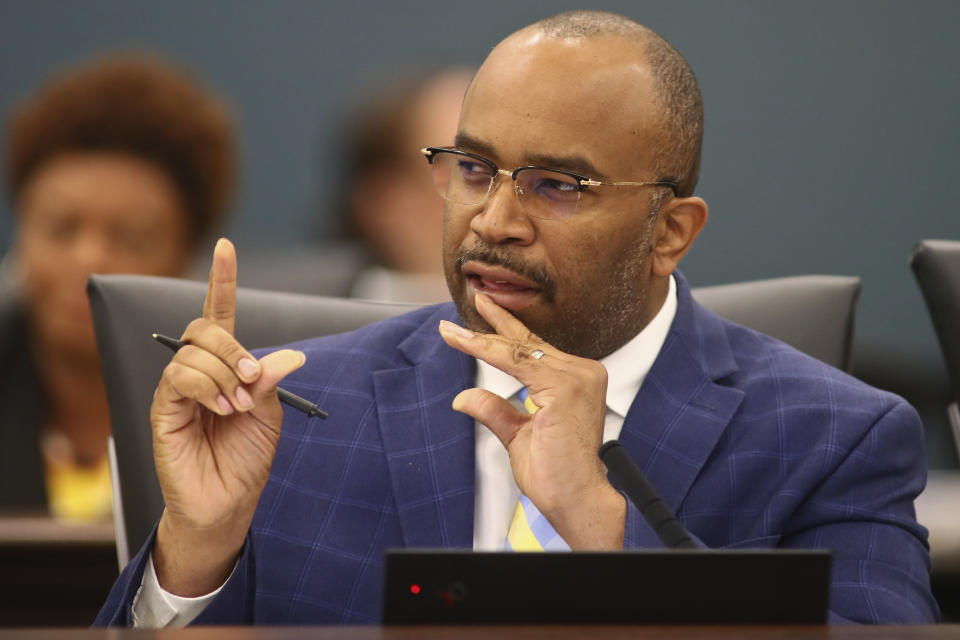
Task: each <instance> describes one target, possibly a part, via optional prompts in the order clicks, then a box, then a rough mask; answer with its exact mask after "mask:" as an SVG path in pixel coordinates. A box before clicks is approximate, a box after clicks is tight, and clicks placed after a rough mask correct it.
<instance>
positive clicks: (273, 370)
mask: <svg viewBox="0 0 960 640" xmlns="http://www.w3.org/2000/svg"><path fill="white" fill-rule="evenodd" d="M306 361H307V356H306V355H304V353H303V352H302V351H294V350H293V349H281V350H280V351H274V352H273V353H268V354H267V355H265V356H263V357H262V358H260V377H259V378H257V381H256V382H255V383H254V384H252V385H251V386H250V394H251V395H252V396H253V401H254V403H255V404H260V401H261V400H264V399H266V398H268V397H270V396H273V395H274V394H275V393H276V391H277V385H278V384H280V381H281V380H283V379H284V378H286V377H287V376H288V375H290V374H291V373H293V372H294V371H296V370H297V369H299V368H300V367H302V366H303V364H304V363H305V362H306Z"/></svg>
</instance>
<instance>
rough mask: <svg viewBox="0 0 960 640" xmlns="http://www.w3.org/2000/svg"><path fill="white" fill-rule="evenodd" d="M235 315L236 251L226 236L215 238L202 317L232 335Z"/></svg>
mask: <svg viewBox="0 0 960 640" xmlns="http://www.w3.org/2000/svg"><path fill="white" fill-rule="evenodd" d="M236 316H237V251H236V249H234V247H233V243H232V242H230V241H229V240H227V239H226V238H220V239H219V240H217V246H216V247H214V249H213V264H212V265H210V279H209V281H208V282H207V298H206V300H204V302H203V317H204V318H206V319H207V320H210V321H211V322H213V323H215V324H216V325H218V326H220V327H222V328H223V329H225V330H226V331H228V332H229V333H230V335H233V326H234V323H235V321H236Z"/></svg>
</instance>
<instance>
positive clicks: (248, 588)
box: [93, 528, 256, 627]
mask: <svg viewBox="0 0 960 640" xmlns="http://www.w3.org/2000/svg"><path fill="white" fill-rule="evenodd" d="M156 535H157V532H156V528H154V530H153V532H152V533H151V534H150V537H149V538H147V542H146V543H145V544H144V545H143V548H141V549H140V551H139V553H137V555H136V556H135V557H134V558H133V559H132V560H131V561H130V563H129V564H128V565H127V566H126V568H125V569H124V570H123V572H122V573H121V574H120V577H119V578H117V581H116V582H115V583H114V585H113V588H112V589H111V590H110V594H109V595H108V596H107V601H106V603H104V605H103V607H102V608H101V609H100V613H98V614H97V618H96V620H95V621H94V623H93V626H94V627H108V626H109V627H132V626H133V611H132V608H133V602H134V599H135V598H136V596H137V593H138V591H139V590H140V585H141V583H142V582H143V572H144V569H145V568H146V563H147V562H148V560H149V558H150V552H151V551H152V550H153V545H154V542H155V540H156ZM252 549H253V545H252V543H251V540H250V536H249V534H248V535H247V540H246V542H245V543H244V545H243V548H242V549H241V551H240V557H239V558H238V559H237V565H236V568H235V569H234V572H233V574H232V575H231V577H230V579H229V580H228V581H227V582H226V584H224V585H223V588H222V589H221V590H220V593H218V594H217V596H216V598H214V599H213V600H212V601H211V602H210V604H209V605H208V606H207V607H206V609H204V610H203V612H202V613H200V615H198V616H197V617H196V618H195V619H194V621H193V622H192V623H191V624H192V625H214V624H216V625H227V624H251V623H252V622H253V594H254V579H253V578H254V576H255V575H256V572H255V563H254V553H253V550H252Z"/></svg>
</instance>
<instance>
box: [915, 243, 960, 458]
mask: <svg viewBox="0 0 960 640" xmlns="http://www.w3.org/2000/svg"><path fill="white" fill-rule="evenodd" d="M910 268H911V269H913V275H914V277H915V278H916V279H917V284H919V285H920V291H921V292H922V293H923V299H924V300H925V301H926V303H927V310H928V311H929V312H930V320H931V321H932V322H933V329H934V331H935V332H936V334H937V340H939V342H940V350H941V351H942V352H943V358H944V360H945V361H946V364H947V371H948V372H949V374H950V383H951V387H952V397H953V404H952V405H951V406H950V407H949V409H948V411H947V416H948V419H949V422H950V426H951V430H952V432H953V441H954V445H955V446H956V448H957V454H958V455H960V412H958V410H957V406H956V405H957V402H958V401H960V241H957V240H923V241H922V242H919V243H917V245H916V246H915V247H914V248H913V253H912V255H911V256H910Z"/></svg>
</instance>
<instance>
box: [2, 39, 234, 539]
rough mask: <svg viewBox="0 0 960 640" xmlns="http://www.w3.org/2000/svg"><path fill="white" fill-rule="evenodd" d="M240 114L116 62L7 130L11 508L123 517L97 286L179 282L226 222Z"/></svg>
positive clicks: (5, 482) (140, 63)
mask: <svg viewBox="0 0 960 640" xmlns="http://www.w3.org/2000/svg"><path fill="white" fill-rule="evenodd" d="M235 153H236V152H235V141H234V132H233V128H232V124H231V119H230V116H229V113H228V111H227V109H226V108H225V106H224V105H223V104H222V103H221V102H220V101H219V100H218V99H217V98H215V97H214V96H213V95H211V94H210V93H209V92H208V91H207V90H206V89H204V88H203V87H202V86H200V85H199V84H198V83H197V82H196V81H195V80H193V79H192V78H191V77H189V76H188V75H187V74H185V73H184V72H182V71H180V70H178V69H175V68H173V67H171V66H169V65H168V64H166V63H165V62H162V61H161V60H159V59H157V58H154V57H151V56H148V55H144V54H130V55H115V56H110V57H105V58H101V59H98V60H96V61H93V62H91V63H88V64H86V65H84V66H81V67H78V68H75V69H71V70H69V71H67V72H65V73H62V74H60V75H58V76H56V77H54V78H53V79H52V80H51V81H50V82H49V83H48V84H46V85H45V86H44V87H42V88H41V89H40V91H39V92H38V93H37V94H36V95H35V96H33V97H32V98H30V99H29V100H28V101H26V102H25V103H23V104H22V105H21V106H20V107H19V108H18V109H17V110H16V111H15V112H14V114H13V116H12V117H11V119H10V120H9V122H8V130H7V144H6V177H7V185H8V189H9V195H10V197H11V199H12V202H13V205H14V207H13V208H14V210H15V211H16V214H15V215H16V220H15V224H16V231H15V235H14V240H13V245H12V247H11V252H10V254H9V255H8V257H7V264H6V265H5V266H6V267H7V268H8V269H11V270H12V275H13V277H12V283H13V285H14V286H12V287H7V289H8V290H7V291H5V292H4V295H3V296H2V299H0V362H2V363H3V364H2V367H3V369H2V374H0V507H4V508H17V509H30V508H47V509H49V511H50V512H51V513H52V514H53V515H55V516H58V517H61V518H66V519H73V520H91V519H103V518H109V516H110V512H111V492H110V476H109V468H108V463H107V455H106V443H107V437H108V436H109V435H110V416H109V412H108V407H107V398H106V392H105V390H104V384H103V377H102V374H101V370H100V361H99V357H98V354H97V345H96V339H95V336H94V332H93V323H92V319H91V315H90V308H89V304H88V301H87V296H86V289H85V283H86V280H87V277H88V276H89V275H90V274H91V273H142V274H155V275H165V276H178V275H182V274H183V273H185V272H186V270H187V268H188V266H189V263H190V260H191V259H192V257H193V251H194V249H195V248H196V247H197V245H198V244H200V243H201V242H202V241H203V240H204V239H205V238H206V237H207V234H208V233H209V231H210V230H211V228H212V227H213V226H214V225H215V223H216V222H217V221H218V220H219V219H220V218H221V216H222V215H223V213H224V211H225V210H226V208H227V206H228V203H229V200H230V196H231V194H232V191H233V186H234V177H235V170H236V164H237V162H236V156H235Z"/></svg>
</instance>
